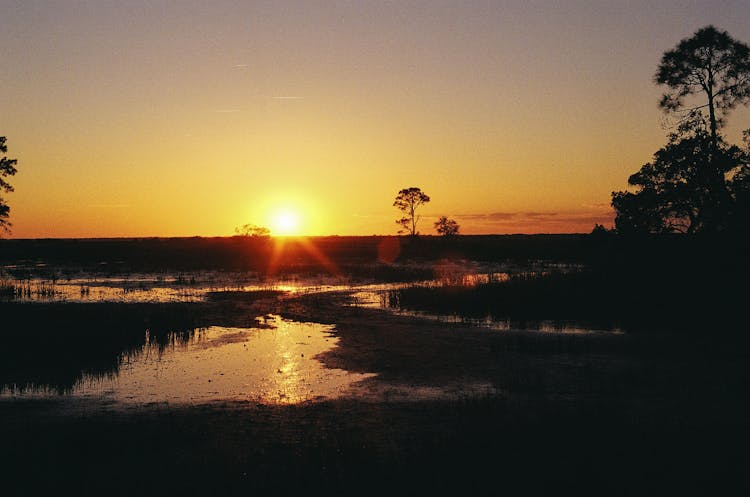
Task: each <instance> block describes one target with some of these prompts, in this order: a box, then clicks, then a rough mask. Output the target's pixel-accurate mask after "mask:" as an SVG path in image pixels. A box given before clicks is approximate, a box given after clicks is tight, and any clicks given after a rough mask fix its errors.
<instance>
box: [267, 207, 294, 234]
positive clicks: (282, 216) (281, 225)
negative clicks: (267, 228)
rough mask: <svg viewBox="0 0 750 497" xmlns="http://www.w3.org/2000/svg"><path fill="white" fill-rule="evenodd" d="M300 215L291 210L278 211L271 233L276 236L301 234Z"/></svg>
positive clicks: (274, 217)
mask: <svg viewBox="0 0 750 497" xmlns="http://www.w3.org/2000/svg"><path fill="white" fill-rule="evenodd" d="M299 228H300V217H299V214H297V213H296V212H293V211H290V210H282V211H278V212H277V213H276V214H274V216H273V221H272V224H271V233H272V234H274V235H281V236H288V235H297V234H299Z"/></svg>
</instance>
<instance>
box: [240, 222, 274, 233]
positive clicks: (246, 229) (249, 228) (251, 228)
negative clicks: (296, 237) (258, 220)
mask: <svg viewBox="0 0 750 497" xmlns="http://www.w3.org/2000/svg"><path fill="white" fill-rule="evenodd" d="M234 233H235V234H236V235H237V236H269V235H270V234H271V230H269V229H268V228H266V227H265V226H258V225H257V224H252V223H248V224H243V225H242V226H238V227H236V228H235V229H234Z"/></svg>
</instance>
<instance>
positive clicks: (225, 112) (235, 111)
mask: <svg viewBox="0 0 750 497" xmlns="http://www.w3.org/2000/svg"><path fill="white" fill-rule="evenodd" d="M239 111H240V109H216V110H214V112H216V113H217V114H236V113H237V112H239Z"/></svg>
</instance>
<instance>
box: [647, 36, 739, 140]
mask: <svg viewBox="0 0 750 497" xmlns="http://www.w3.org/2000/svg"><path fill="white" fill-rule="evenodd" d="M654 81H655V82H656V83H657V84H660V85H664V86H666V87H667V88H668V90H667V91H666V92H665V93H664V95H663V96H662V98H661V100H660V101H659V106H660V107H661V108H662V109H664V110H665V111H667V112H682V113H683V114H690V113H691V112H694V111H701V112H702V111H703V110H704V109H705V110H706V111H707V112H708V121H709V127H710V132H711V138H712V140H713V142H714V145H716V144H717V140H718V136H717V134H718V130H719V129H720V128H721V126H722V125H723V123H724V119H725V116H726V114H727V112H728V111H729V110H731V109H733V108H734V107H736V106H737V105H738V104H746V103H747V102H748V101H749V100H750V48H749V47H748V46H747V45H746V44H744V43H742V42H739V41H737V40H735V39H734V38H732V37H731V36H730V35H729V33H727V32H726V31H719V30H718V29H716V28H715V27H713V26H706V27H704V28H701V29H699V30H698V31H696V32H695V33H694V34H693V36H691V37H690V38H685V39H684V40H682V41H680V43H679V44H678V45H677V46H676V47H675V48H674V49H672V50H669V51H668V52H665V53H664V55H663V56H662V59H661V63H660V64H659V67H658V69H657V71H656V75H655V76H654ZM689 96H698V97H699V101H698V102H697V103H695V104H694V105H690V104H688V102H687V100H686V98H687V97H689Z"/></svg>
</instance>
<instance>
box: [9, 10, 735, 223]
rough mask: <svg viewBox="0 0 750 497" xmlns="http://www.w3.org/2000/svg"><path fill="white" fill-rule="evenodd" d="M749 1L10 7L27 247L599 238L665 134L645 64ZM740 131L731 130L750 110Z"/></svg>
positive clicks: (12, 102)
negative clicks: (90, 240) (280, 238)
mask: <svg viewBox="0 0 750 497" xmlns="http://www.w3.org/2000/svg"><path fill="white" fill-rule="evenodd" d="M749 21H750V0H733V1H699V0H695V1H676V0H668V1H666V0H665V1H653V0H651V1H627V0H625V1H618V2H614V1H564V0H560V1H470V0H464V1H450V2H448V1H442V0H430V1H406V0H404V1H365V0H359V1H325V2H323V1H317V0H305V1H299V2H296V1H289V0H275V1H268V2H266V1H249V0H248V1H213V2H203V1H156V0H152V1H143V0H129V1H128V2H115V1H106V0H99V1H66V0H55V1H48V2H44V1H33V0H22V1H9V0H0V55H1V56H2V64H0V136H6V137H7V145H8V148H9V150H8V156H9V157H11V158H16V159H18V174H17V175H16V176H15V177H13V178H12V181H11V182H12V184H13V185H14V186H15V189H16V191H15V192H14V193H11V194H7V195H4V197H5V199H6V201H7V202H8V203H9V204H10V206H11V219H10V221H11V222H12V223H13V225H14V226H13V231H12V233H11V234H10V235H9V236H11V237H15V238H40V237H55V238H57V237H135V236H196V235H199V236H215V235H222V236H223V235H231V234H232V233H233V231H234V229H235V227H237V226H240V225H243V224H247V223H252V224H257V225H262V226H268V227H270V228H271V230H272V231H274V232H276V233H279V232H280V231H283V230H288V232H289V233H290V234H306V235H332V234H339V235H371V234H394V233H396V231H397V229H398V226H397V225H396V223H395V219H397V218H399V217H401V216H400V213H399V212H398V211H397V210H396V209H395V208H394V207H393V206H392V204H393V200H394V198H395V196H396V194H397V192H398V191H399V190H400V189H402V188H407V187H412V186H416V187H420V188H421V189H422V190H423V191H424V192H425V193H427V194H428V195H429V196H430V197H431V202H430V203H429V204H427V205H425V206H423V207H422V208H421V210H420V212H421V214H422V219H421V221H420V225H419V229H420V231H421V232H422V233H430V232H433V233H434V231H433V229H432V224H433V223H434V221H435V220H436V218H437V217H438V216H441V215H446V216H449V217H453V218H455V219H456V220H457V221H458V222H459V224H460V225H461V232H462V233H466V234H471V233H560V232H588V231H590V230H591V228H592V227H593V225H594V224H595V223H601V224H604V225H606V226H610V225H611V224H612V219H613V212H612V209H611V207H610V206H609V201H610V196H611V192H612V191H615V190H622V189H624V188H626V187H627V178H628V176H629V175H630V174H632V173H633V172H635V171H637V170H638V168H640V166H641V165H643V164H644V163H646V162H648V161H649V160H650V158H651V156H652V155H653V153H654V152H655V151H656V150H658V149H659V148H660V147H661V146H663V145H664V144H665V143H666V135H667V134H668V133H669V132H670V130H669V128H668V125H669V123H668V121H667V120H665V116H664V115H663V114H662V112H661V111H660V110H659V109H658V107H657V101H658V98H659V95H660V94H661V91H662V90H660V89H659V87H657V86H656V85H655V84H654V83H653V75H654V73H655V71H656V67H657V65H658V63H659V60H660V58H661V55H662V54H663V53H664V52H665V51H666V50H669V49H671V48H673V47H674V46H675V45H676V44H677V43H678V42H679V41H680V40H681V39H682V38H685V37H689V36H690V35H691V34H692V33H693V32H695V31H696V30H697V29H699V28H701V27H703V26H705V25H708V24H713V25H715V26H716V27H718V28H720V29H723V30H727V31H728V32H729V33H730V34H731V35H732V36H733V37H734V38H736V39H739V40H741V41H744V42H746V43H750V22H749ZM728 122H729V125H728V127H727V129H726V134H727V137H728V138H729V140H730V141H733V142H738V141H739V137H740V130H741V129H745V128H749V127H750V111H748V109H737V110H735V111H734V112H733V113H732V114H731V115H730V117H729V121H728Z"/></svg>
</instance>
